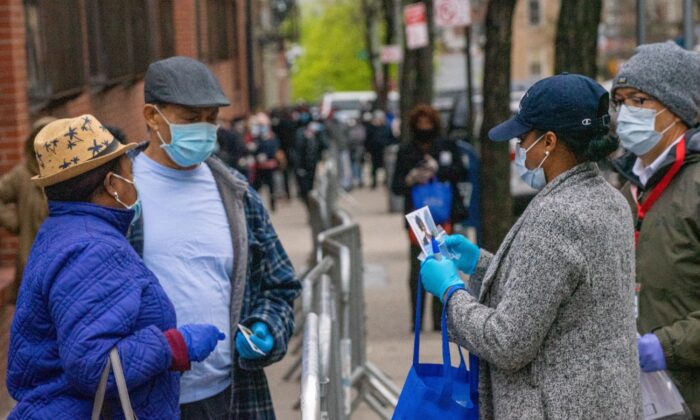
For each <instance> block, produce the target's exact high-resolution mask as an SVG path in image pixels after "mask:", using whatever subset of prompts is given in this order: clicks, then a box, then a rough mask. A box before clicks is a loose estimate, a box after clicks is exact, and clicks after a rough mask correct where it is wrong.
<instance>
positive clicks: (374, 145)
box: [365, 110, 396, 188]
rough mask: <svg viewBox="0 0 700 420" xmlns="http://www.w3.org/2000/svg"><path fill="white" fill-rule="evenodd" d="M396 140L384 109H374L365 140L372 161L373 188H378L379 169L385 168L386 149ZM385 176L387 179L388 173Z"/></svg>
mask: <svg viewBox="0 0 700 420" xmlns="http://www.w3.org/2000/svg"><path fill="white" fill-rule="evenodd" d="M395 142H396V140H395V139H394V135H393V134H392V132H391V128H390V127H389V125H387V122H386V114H385V113H384V111H382V110H376V111H374V112H373V113H372V123H371V124H370V125H369V128H368V130H367V140H366V141H365V149H366V150H367V152H369V155H370V157H371V161H372V188H377V176H378V173H379V170H380V169H381V170H383V169H384V149H385V148H386V147H387V146H389V145H391V144H394V143H395ZM384 177H385V181H386V173H385V176H384Z"/></svg>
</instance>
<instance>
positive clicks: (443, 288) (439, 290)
mask: <svg viewBox="0 0 700 420" xmlns="http://www.w3.org/2000/svg"><path fill="white" fill-rule="evenodd" d="M420 277H421V283H422V284H423V288H424V289H425V290H427V291H428V292H429V293H430V294H432V295H433V296H436V297H438V298H439V299H440V301H442V300H443V299H444V298H445V293H446V292H447V289H449V288H450V287H452V286H461V287H464V282H463V281H462V279H461V278H460V277H459V274H458V273H457V266H456V265H455V263H454V261H452V260H449V259H447V258H443V259H442V260H440V261H438V260H436V259H435V258H434V257H428V259H426V260H425V261H423V264H421V266H420ZM442 303H445V302H442Z"/></svg>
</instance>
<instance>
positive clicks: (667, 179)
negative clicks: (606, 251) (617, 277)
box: [632, 137, 685, 243]
mask: <svg viewBox="0 0 700 420" xmlns="http://www.w3.org/2000/svg"><path fill="white" fill-rule="evenodd" d="M684 161H685V137H683V138H682V139H681V141H680V142H678V145H677V146H676V161H675V162H673V166H671V169H669V170H668V172H666V174H665V175H664V176H663V178H661V181H659V183H658V184H656V186H655V187H654V188H653V189H652V190H651V192H650V193H649V196H648V197H646V198H645V199H644V202H643V203H640V202H639V199H638V198H637V188H636V187H632V196H633V197H634V201H635V203H637V224H636V227H635V235H634V236H635V243H636V240H637V239H638V238H639V231H640V230H641V229H642V222H643V221H644V217H645V216H646V214H647V212H648V211H649V210H651V207H652V206H653V205H654V203H656V200H658V199H659V197H661V195H662V194H663V193H664V191H666V188H668V186H669V184H670V183H671V181H672V180H673V177H675V176H676V174H677V173H678V171H680V170H681V167H682V166H683V162H684Z"/></svg>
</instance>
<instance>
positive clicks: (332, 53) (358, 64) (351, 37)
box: [292, 0, 372, 101]
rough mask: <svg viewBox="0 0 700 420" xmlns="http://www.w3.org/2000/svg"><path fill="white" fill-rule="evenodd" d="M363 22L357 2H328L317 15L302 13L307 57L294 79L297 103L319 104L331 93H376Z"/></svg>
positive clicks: (305, 56)
mask: <svg viewBox="0 0 700 420" xmlns="http://www.w3.org/2000/svg"><path fill="white" fill-rule="evenodd" d="M302 7H303V6H302ZM361 22H362V16H361V11H360V2H359V1H355V0H334V1H326V2H323V4H322V6H321V7H320V8H317V9H316V12H315V13H304V11H303V10H302V23H301V46H302V48H303V49H304V53H303V55H302V56H301V57H300V58H299V60H298V61H297V63H296V66H295V67H296V68H295V71H294V73H293V75H292V94H293V96H294V99H296V100H303V101H317V100H319V99H320V98H321V96H322V95H323V94H324V93H325V92H328V91H346V90H371V89H372V76H371V74H370V70H369V66H368V64H367V60H368V57H367V56H366V55H367V54H366V52H365V50H364V45H365V42H364V34H363V26H362V23H361Z"/></svg>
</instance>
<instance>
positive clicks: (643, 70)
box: [612, 41, 700, 127]
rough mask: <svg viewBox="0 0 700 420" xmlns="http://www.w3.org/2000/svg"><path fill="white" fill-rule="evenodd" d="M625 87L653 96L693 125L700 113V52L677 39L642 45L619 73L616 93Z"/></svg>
mask: <svg viewBox="0 0 700 420" xmlns="http://www.w3.org/2000/svg"><path fill="white" fill-rule="evenodd" d="M623 87H630V88H634V89H637V90H640V91H642V92H644V93H646V94H649V95H651V96H653V97H654V98H656V99H658V100H659V101H660V102H661V103H662V104H664V105H665V106H666V107H667V108H668V109H669V110H670V111H671V112H673V113H674V114H675V115H676V116H678V117H679V118H680V119H682V120H683V122H685V123H686V125H688V126H689V127H693V126H695V125H696V124H697V122H698V115H699V114H700V54H698V53H696V52H694V51H687V50H684V49H683V48H681V47H679V46H678V45H676V43H675V42H673V41H667V42H662V43H657V44H645V45H640V46H638V47H637V48H636V49H635V50H634V55H633V56H632V58H630V60H629V61H628V62H627V63H625V65H623V66H622V68H621V69H620V72H619V73H618V74H617V76H615V80H614V81H613V86H612V94H613V95H614V94H615V90H616V89H618V88H623Z"/></svg>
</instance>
